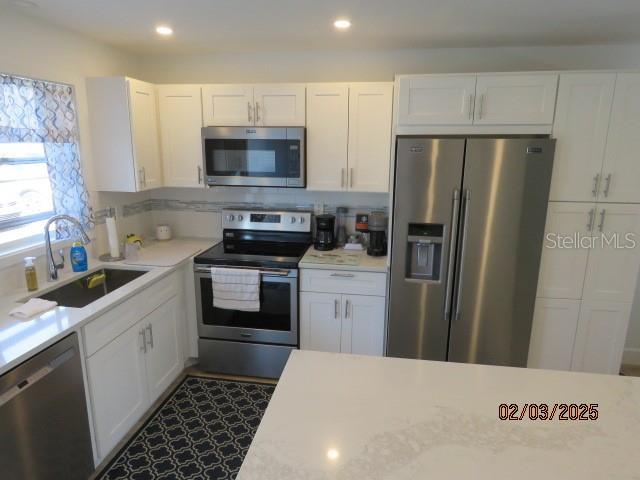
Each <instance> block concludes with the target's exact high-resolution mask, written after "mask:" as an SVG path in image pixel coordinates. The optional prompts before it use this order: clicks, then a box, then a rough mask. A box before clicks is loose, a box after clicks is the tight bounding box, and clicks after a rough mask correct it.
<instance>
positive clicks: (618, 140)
mask: <svg viewBox="0 0 640 480" xmlns="http://www.w3.org/2000/svg"><path fill="white" fill-rule="evenodd" d="M639 133H640V74H638V73H620V74H618V77H617V80H616V91H615V94H614V97H613V109H612V111H611V123H610V124H609V135H608V137H607V149H606V153H605V157H604V165H603V167H602V182H603V184H602V188H600V196H599V200H600V201H601V202H632V203H637V202H640V188H638V185H640V161H639V160H638V152H640V134H639Z"/></svg>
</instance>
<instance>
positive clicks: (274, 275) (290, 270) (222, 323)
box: [194, 209, 311, 378]
mask: <svg viewBox="0 0 640 480" xmlns="http://www.w3.org/2000/svg"><path fill="white" fill-rule="evenodd" d="M222 215H223V220H222V225H223V241H222V242H221V243H219V244H218V245H216V246H215V247H213V248H211V249H209V250H207V251H206V252H204V253H202V254H201V255H198V256H197V257H196V258H195V265H194V269H195V277H196V304H197V310H198V336H199V339H198V348H199V358H200V367H202V368H204V369H206V370H210V371H213V372H218V373H228V374H234V375H250V376H258V377H269V378H277V377H279V376H280V374H281V373H282V369H283V368H284V365H285V363H286V361H287V359H288V358H289V353H290V352H291V350H293V349H295V348H298V345H299V340H298V338H299V336H298V262H299V261H300V259H301V258H302V256H303V255H304V253H305V252H306V250H307V248H309V245H311V213H310V212H301V211H285V210H278V211H276V210H259V209H255V210H253V209H252V210H242V209H233V210H223V212H222ZM211 267H229V268H243V269H245V268H246V269H257V270H259V271H260V277H261V282H260V283H261V284H260V310H259V311H258V312H246V311H240V310H227V309H220V308H217V307H214V306H213V290H212V280H211Z"/></svg>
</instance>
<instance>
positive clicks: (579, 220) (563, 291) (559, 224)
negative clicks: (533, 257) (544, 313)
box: [537, 202, 596, 300]
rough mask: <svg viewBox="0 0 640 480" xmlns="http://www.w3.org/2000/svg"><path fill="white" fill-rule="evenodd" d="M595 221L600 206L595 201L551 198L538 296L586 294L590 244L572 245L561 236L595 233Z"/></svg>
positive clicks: (567, 296) (554, 296) (571, 237)
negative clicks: (583, 289) (579, 246)
mask: <svg viewBox="0 0 640 480" xmlns="http://www.w3.org/2000/svg"><path fill="white" fill-rule="evenodd" d="M595 222H596V206H595V204H593V203H570V202H549V207H548V209H547V224H546V227H545V239H544V242H543V248H542V257H541V259H540V275H539V277H538V292H537V296H538V297H544V298H573V299H578V300H579V299H580V298H582V287H583V285H584V275H585V271H586V269H587V260H588V258H589V248H588V247H589V246H588V245H587V248H571V245H568V244H564V243H563V242H564V241H565V240H562V239H561V237H562V238H564V239H567V240H570V239H573V238H575V234H580V235H583V236H589V235H592V232H593V230H594V229H595V226H596V223H595Z"/></svg>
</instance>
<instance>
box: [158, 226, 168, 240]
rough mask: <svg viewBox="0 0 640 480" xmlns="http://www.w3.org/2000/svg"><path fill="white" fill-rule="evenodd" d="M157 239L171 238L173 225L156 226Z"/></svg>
mask: <svg viewBox="0 0 640 480" xmlns="http://www.w3.org/2000/svg"><path fill="white" fill-rule="evenodd" d="M156 239H158V240H171V227H170V226H169V225H157V226H156Z"/></svg>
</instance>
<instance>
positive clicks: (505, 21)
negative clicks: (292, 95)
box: [0, 0, 640, 53]
mask: <svg viewBox="0 0 640 480" xmlns="http://www.w3.org/2000/svg"><path fill="white" fill-rule="evenodd" d="M33 1H34V2H35V3H37V4H38V6H37V7H15V5H13V3H12V2H13V0H0V4H3V3H4V5H10V6H11V8H17V9H19V10H21V11H23V12H25V13H27V14H29V15H33V16H36V17H40V18H42V19H44V20H46V21H48V22H52V23H54V24H57V25H60V26H63V27H66V28H69V29H71V30H75V31H77V32H80V33H83V34H86V35H89V36H91V37H94V38H97V39H99V40H102V41H105V42H108V43H111V44H113V45H116V46H118V47H121V48H123V49H126V50H129V51H132V52H136V53H195V52H221V51H225V52H229V51H266V50H271V51H287V50H308V49H325V50H329V49H341V48H349V49H379V48H428V47H469V46H523V45H559V44H599V43H626V42H640V28H639V27H638V25H640V0H351V1H349V0H343V1H337V0H33ZM341 16H344V17H348V18H350V19H351V20H352V22H353V26H352V28H351V30H350V31H348V32H337V31H336V30H335V29H334V28H333V25H332V22H333V20H334V19H336V18H337V17H341ZM159 23H167V24H170V25H171V26H172V27H173V29H174V31H175V35H173V37H171V38H160V37H159V36H158V35H156V34H155V32H154V27H155V26H156V25H157V24H159Z"/></svg>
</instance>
